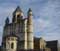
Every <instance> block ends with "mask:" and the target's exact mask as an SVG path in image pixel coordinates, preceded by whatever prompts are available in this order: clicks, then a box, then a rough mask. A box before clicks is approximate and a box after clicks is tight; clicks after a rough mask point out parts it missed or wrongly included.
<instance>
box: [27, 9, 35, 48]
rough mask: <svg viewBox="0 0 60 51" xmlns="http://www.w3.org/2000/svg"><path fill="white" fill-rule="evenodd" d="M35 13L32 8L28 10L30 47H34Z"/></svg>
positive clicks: (28, 42)
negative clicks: (33, 13)
mask: <svg viewBox="0 0 60 51" xmlns="http://www.w3.org/2000/svg"><path fill="white" fill-rule="evenodd" d="M32 18H33V15H32V10H31V8H29V10H28V19H27V47H28V49H33V46H34V45H33V21H32Z"/></svg>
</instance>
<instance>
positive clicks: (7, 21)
mask: <svg viewBox="0 0 60 51" xmlns="http://www.w3.org/2000/svg"><path fill="white" fill-rule="evenodd" d="M7 24H9V18H8V17H7V18H6V20H5V25H7Z"/></svg>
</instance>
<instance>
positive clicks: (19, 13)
mask: <svg viewBox="0 0 60 51" xmlns="http://www.w3.org/2000/svg"><path fill="white" fill-rule="evenodd" d="M21 19H23V12H22V10H21V8H20V7H19V6H17V8H16V10H15V11H14V12H13V19H12V22H13V23H17V22H20V20H21Z"/></svg>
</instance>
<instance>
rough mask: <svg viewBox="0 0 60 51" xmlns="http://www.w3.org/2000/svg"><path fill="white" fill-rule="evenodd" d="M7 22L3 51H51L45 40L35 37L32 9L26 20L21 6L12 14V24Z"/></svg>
mask: <svg viewBox="0 0 60 51" xmlns="http://www.w3.org/2000/svg"><path fill="white" fill-rule="evenodd" d="M9 22H10V21H9V18H6V20H5V26H4V29H3V37H2V47H1V48H2V51H23V50H24V51H33V50H35V51H51V49H50V48H49V47H47V46H46V45H47V43H46V41H45V40H44V39H43V38H37V37H34V34H33V13H32V10H31V8H29V10H28V12H27V18H24V14H23V11H22V10H21V8H20V7H19V6H17V8H16V9H15V11H14V12H13V13H12V22H11V23H9Z"/></svg>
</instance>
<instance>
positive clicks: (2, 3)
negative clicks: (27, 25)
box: [0, 0, 60, 44]
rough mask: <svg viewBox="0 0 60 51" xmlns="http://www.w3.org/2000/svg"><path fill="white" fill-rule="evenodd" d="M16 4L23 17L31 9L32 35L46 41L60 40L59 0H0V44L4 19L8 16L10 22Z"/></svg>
mask: <svg viewBox="0 0 60 51" xmlns="http://www.w3.org/2000/svg"><path fill="white" fill-rule="evenodd" d="M17 6H20V8H21V9H22V10H23V13H24V16H25V17H27V11H28V9H29V8H31V9H32V12H33V27H34V36H36V37H43V38H44V39H45V40H46V41H51V40H59V41H60V0H0V44H1V41H2V35H3V27H4V24H5V19H6V18H7V17H9V19H10V22H11V20H12V13H13V11H14V10H15V9H16V7H17Z"/></svg>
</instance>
